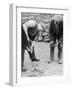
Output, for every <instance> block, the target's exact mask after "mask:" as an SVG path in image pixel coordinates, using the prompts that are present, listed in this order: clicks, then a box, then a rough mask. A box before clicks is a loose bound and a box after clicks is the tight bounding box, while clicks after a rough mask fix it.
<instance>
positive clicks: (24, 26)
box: [23, 24, 29, 41]
mask: <svg viewBox="0 0 72 90" xmlns="http://www.w3.org/2000/svg"><path fill="white" fill-rule="evenodd" d="M23 30H24V32H25V34H26V36H27V40H28V41H29V36H28V32H27V26H26V25H25V24H23Z"/></svg>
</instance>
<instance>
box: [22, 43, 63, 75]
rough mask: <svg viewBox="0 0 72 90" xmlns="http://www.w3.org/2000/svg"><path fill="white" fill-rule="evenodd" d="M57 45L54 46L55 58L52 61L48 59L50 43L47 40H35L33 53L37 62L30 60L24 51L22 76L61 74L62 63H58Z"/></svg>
mask: <svg viewBox="0 0 72 90" xmlns="http://www.w3.org/2000/svg"><path fill="white" fill-rule="evenodd" d="M57 52H58V50H57V47H56V48H55V58H54V61H53V62H52V63H48V61H49V60H50V44H49V43H48V42H36V43H35V54H36V57H37V58H38V59H40V61H39V62H32V61H31V60H30V58H29V55H28V53H27V51H25V60H24V70H25V71H23V72H22V74H21V75H22V77H25V76H27V77H36V76H50V75H63V64H58V62H57V61H58V58H57Z"/></svg>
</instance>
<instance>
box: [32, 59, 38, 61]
mask: <svg viewBox="0 0 72 90" xmlns="http://www.w3.org/2000/svg"><path fill="white" fill-rule="evenodd" d="M32 61H40V60H39V59H33V60H32Z"/></svg>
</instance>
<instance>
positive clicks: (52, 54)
mask: <svg viewBox="0 0 72 90" xmlns="http://www.w3.org/2000/svg"><path fill="white" fill-rule="evenodd" d="M57 42H58V58H59V59H61V57H62V49H63V40H62V37H61V38H60V39H59V40H57ZM55 45H56V41H52V43H51V44H50V59H51V60H52V61H53V60H54V49H55Z"/></svg>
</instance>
